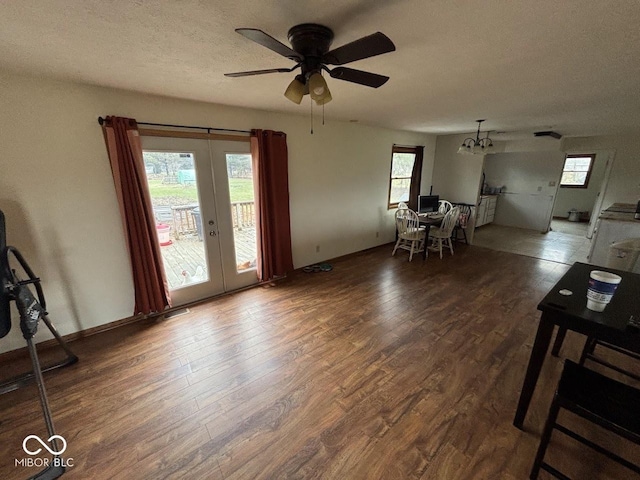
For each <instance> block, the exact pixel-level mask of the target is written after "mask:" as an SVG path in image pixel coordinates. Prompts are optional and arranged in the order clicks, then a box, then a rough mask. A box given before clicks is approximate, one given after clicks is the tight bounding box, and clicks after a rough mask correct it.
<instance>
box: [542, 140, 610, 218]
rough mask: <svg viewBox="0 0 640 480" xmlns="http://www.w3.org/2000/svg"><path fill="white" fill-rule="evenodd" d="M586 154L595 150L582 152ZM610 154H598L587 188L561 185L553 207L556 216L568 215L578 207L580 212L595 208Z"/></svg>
mask: <svg viewBox="0 0 640 480" xmlns="http://www.w3.org/2000/svg"><path fill="white" fill-rule="evenodd" d="M582 153H584V154H592V153H593V152H582ZM608 158H609V155H608V154H602V153H599V154H596V157H595V160H594V162H593V169H592V170H591V176H590V177H589V185H588V187H587V188H563V187H560V189H559V190H558V195H556V203H555V205H554V207H553V216H554V217H565V218H566V217H568V216H569V213H568V212H569V211H570V210H572V209H574V208H575V209H576V210H578V211H579V212H589V213H591V210H592V209H593V205H594V203H595V201H596V197H597V196H598V192H599V191H600V187H602V180H603V179H604V172H605V170H606V167H607V159H608Z"/></svg>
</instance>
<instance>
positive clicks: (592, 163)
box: [551, 152, 613, 238]
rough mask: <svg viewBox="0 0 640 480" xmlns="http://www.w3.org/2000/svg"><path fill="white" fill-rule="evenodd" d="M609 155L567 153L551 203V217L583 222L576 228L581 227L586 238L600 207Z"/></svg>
mask: <svg viewBox="0 0 640 480" xmlns="http://www.w3.org/2000/svg"><path fill="white" fill-rule="evenodd" d="M612 157H613V155H612V154H611V152H596V153H589V154H570V155H567V156H566V158H565V162H564V166H563V170H562V175H561V177H560V180H559V182H558V183H559V188H558V190H557V193H556V198H555V203H554V206H553V219H554V220H560V219H567V220H569V221H571V222H584V225H583V227H584V228H578V229H579V230H580V231H582V230H584V231H585V236H586V237H587V238H591V237H592V235H593V230H594V228H595V223H596V220H597V218H598V215H599V214H600V210H601V209H602V199H603V198H604V192H605V191H606V188H607V182H608V177H609V174H610V172H611V165H612V161H613V158H612ZM556 223H560V224H562V222H556ZM551 228H553V225H552V226H551Z"/></svg>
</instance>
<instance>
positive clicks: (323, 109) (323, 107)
mask: <svg viewBox="0 0 640 480" xmlns="http://www.w3.org/2000/svg"><path fill="white" fill-rule="evenodd" d="M322 126H323V127H324V103H323V104H322Z"/></svg>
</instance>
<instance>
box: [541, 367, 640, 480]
mask: <svg viewBox="0 0 640 480" xmlns="http://www.w3.org/2000/svg"><path fill="white" fill-rule="evenodd" d="M639 405H640V390H638V389H637V388H633V387H631V386H629V385H626V384H624V383H620V382H618V381H616V380H613V379H611V378H608V377H605V376H604V375H602V374H600V373H597V372H594V371H593V370H589V369H587V368H585V367H581V366H580V365H577V364H576V363H574V362H572V361H570V360H566V361H565V363H564V370H563V371H562V377H561V378H560V382H559V383H558V389H557V390H556V394H555V396H554V397H553V402H552V403H551V408H550V409H549V416H548V417H547V422H546V424H545V427H544V431H543V432H542V437H541V439H540V446H539V447H538V452H537V454H536V458H535V461H534V463H533V468H532V469H531V474H530V476H529V478H531V479H536V478H538V474H539V473H540V470H541V469H542V470H545V471H547V472H549V473H550V474H552V475H553V476H554V477H556V478H560V479H568V478H569V477H567V476H565V475H564V474H562V473H561V472H560V471H558V470H556V469H555V468H554V467H552V466H551V465H549V464H548V463H546V462H545V461H544V455H545V452H546V450H547V446H548V445H549V441H550V440H551V434H552V433H553V429H556V430H558V431H560V432H562V433H564V434H565V435H568V436H570V437H571V438H573V439H575V440H578V441H579V442H581V443H583V444H584V445H586V446H588V447H590V448H591V449H593V450H595V451H596V452H598V453H601V454H603V455H605V456H606V457H608V458H610V459H611V460H614V461H616V462H618V463H620V464H621V465H624V466H625V467H627V468H628V469H630V470H632V471H634V472H636V473H638V474H640V465H637V464H635V463H632V462H630V461H628V460H626V459H624V458H622V457H620V456H618V455H616V454H615V453H613V452H611V451H609V450H607V449H605V448H604V447H602V446H600V445H598V444H596V443H594V442H592V441H591V440H588V439H586V438H585V437H583V436H581V435H579V434H577V433H575V432H573V431H572V430H569V429H568V428H567V427H565V426H563V425H560V424H559V423H558V422H557V419H558V413H559V411H560V409H561V408H564V409H566V410H569V411H570V412H573V413H574V414H576V415H578V416H580V417H582V418H584V419H586V420H589V421H590V422H593V423H595V424H597V425H599V426H600V427H602V428H604V429H606V430H609V431H611V432H613V433H616V434H618V435H620V436H621V437H623V438H625V439H627V440H629V441H631V442H633V443H635V444H638V445H640V409H639V408H638V406H639Z"/></svg>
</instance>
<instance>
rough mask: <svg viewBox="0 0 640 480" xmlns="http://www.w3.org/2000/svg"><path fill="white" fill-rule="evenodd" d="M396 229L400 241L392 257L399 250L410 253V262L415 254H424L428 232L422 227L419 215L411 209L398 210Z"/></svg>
mask: <svg viewBox="0 0 640 480" xmlns="http://www.w3.org/2000/svg"><path fill="white" fill-rule="evenodd" d="M396 229H397V231H398V240H397V241H396V245H395V247H393V252H392V253H391V256H394V255H395V254H396V250H398V249H399V248H400V249H402V250H408V251H409V261H411V259H412V258H413V254H414V253H418V252H424V249H425V242H426V238H427V232H426V230H425V228H424V227H421V226H420V220H419V219H418V214H417V213H416V212H414V211H413V210H411V209H409V208H399V209H398V210H396Z"/></svg>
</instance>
